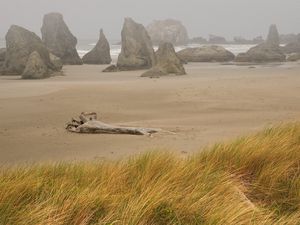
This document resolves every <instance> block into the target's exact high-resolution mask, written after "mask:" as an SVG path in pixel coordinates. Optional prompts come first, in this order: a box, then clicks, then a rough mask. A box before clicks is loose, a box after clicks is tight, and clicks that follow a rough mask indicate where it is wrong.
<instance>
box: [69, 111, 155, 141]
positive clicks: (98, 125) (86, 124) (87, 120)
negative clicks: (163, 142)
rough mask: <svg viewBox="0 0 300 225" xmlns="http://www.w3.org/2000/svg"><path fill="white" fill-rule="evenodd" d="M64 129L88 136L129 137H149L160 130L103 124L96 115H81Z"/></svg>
mask: <svg viewBox="0 0 300 225" xmlns="http://www.w3.org/2000/svg"><path fill="white" fill-rule="evenodd" d="M66 129H67V130H68V131H70V132H75V133H89V134H130V135H151V134H153V133H157V132H159V131H161V130H160V129H152V128H140V127H123V126H116V125H110V124H106V123H103V122H101V121H98V120H97V114H96V113H94V112H93V113H81V115H80V116H79V120H76V119H72V121H71V122H69V123H68V124H67V126H66Z"/></svg>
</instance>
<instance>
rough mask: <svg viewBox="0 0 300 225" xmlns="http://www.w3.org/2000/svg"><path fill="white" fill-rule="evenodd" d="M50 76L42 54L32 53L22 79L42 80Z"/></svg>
mask: <svg viewBox="0 0 300 225" xmlns="http://www.w3.org/2000/svg"><path fill="white" fill-rule="evenodd" d="M48 76H49V70H48V68H47V66H46V64H45V63H44V61H43V60H42V58H41V56H40V54H39V53H38V52H37V51H34V52H32V53H31V54H30V56H29V58H28V60H27V63H26V67H25V69H24V71H23V74H22V79H42V78H46V77H48Z"/></svg>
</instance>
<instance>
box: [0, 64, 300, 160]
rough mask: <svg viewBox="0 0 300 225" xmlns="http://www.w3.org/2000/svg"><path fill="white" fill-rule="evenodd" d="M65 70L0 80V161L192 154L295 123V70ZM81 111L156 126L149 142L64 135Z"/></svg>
mask: <svg viewBox="0 0 300 225" xmlns="http://www.w3.org/2000/svg"><path fill="white" fill-rule="evenodd" d="M103 68H105V66H88V65H84V66H65V67H64V74H65V75H64V76H57V77H53V78H50V79H46V80H20V78H19V77H11V76H2V77H0V163H1V164H3V163H4V164H7V163H8V164H9V163H17V162H18V163H19V162H22V163H28V162H30V163H31V162H44V161H63V160H93V159H119V158H122V157H127V156H130V155H132V154H135V153H141V152H146V151H151V150H168V151H174V152H176V153H178V154H181V155H188V154H192V153H193V152H195V151H199V150H200V149H201V148H202V147H204V146H207V145H212V144H214V143H216V142H220V141H228V140H230V139H232V138H235V137H236V136H241V135H245V134H249V133H252V132H255V131H257V130H260V129H262V128H264V127H268V126H271V125H274V124H278V123H281V122H287V121H293V120H299V118H300V104H299V103H300V64H299V63H289V64H284V65H272V66H255V68H252V67H249V66H234V65H219V64H200V63H194V64H189V65H186V70H187V73H188V75H187V76H179V77H174V76H170V77H162V78H159V79H149V78H141V77H139V75H140V74H142V72H143V71H135V72H120V73H102V72H101V71H102V69H103ZM83 111H94V112H97V113H98V117H99V118H100V120H102V121H104V122H106V123H112V124H119V125H126V126H141V127H154V128H162V129H164V130H168V131H172V132H175V133H176V134H175V135H172V134H169V133H159V134H156V135H154V136H153V137H145V136H128V135H102V134H93V135H87V134H74V133H68V132H67V131H66V130H65V129H64V126H65V123H66V122H68V121H69V120H70V119H71V118H72V117H76V116H78V115H79V114H80V113H81V112H83Z"/></svg>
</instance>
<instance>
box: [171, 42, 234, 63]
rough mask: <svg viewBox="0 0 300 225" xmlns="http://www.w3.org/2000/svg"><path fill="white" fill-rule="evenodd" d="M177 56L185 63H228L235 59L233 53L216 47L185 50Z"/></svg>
mask: <svg viewBox="0 0 300 225" xmlns="http://www.w3.org/2000/svg"><path fill="white" fill-rule="evenodd" d="M177 54H178V56H179V58H180V59H181V60H183V61H186V62H228V61H232V60H234V58H235V56H234V54H233V53H231V52H230V51H228V50H226V49H225V48H223V47H221V46H216V45H212V46H203V47H199V48H187V49H183V50H181V51H179V52H177Z"/></svg>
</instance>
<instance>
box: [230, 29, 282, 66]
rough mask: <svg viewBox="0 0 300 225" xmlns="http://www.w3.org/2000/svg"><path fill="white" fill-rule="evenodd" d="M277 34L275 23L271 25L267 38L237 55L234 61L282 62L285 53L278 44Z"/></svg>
mask: <svg viewBox="0 0 300 225" xmlns="http://www.w3.org/2000/svg"><path fill="white" fill-rule="evenodd" d="M279 44H280V41H279V34H278V31H277V28H276V25H271V26H270V29H269V34H268V38H267V40H266V41H265V42H264V43H262V44H259V45H257V46H255V47H253V48H251V49H249V51H248V52H246V53H241V54H239V55H237V57H236V59H235V60H236V62H256V63H264V62H283V61H285V58H286V57H285V55H284V54H283V52H282V50H281V47H280V46H279Z"/></svg>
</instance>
